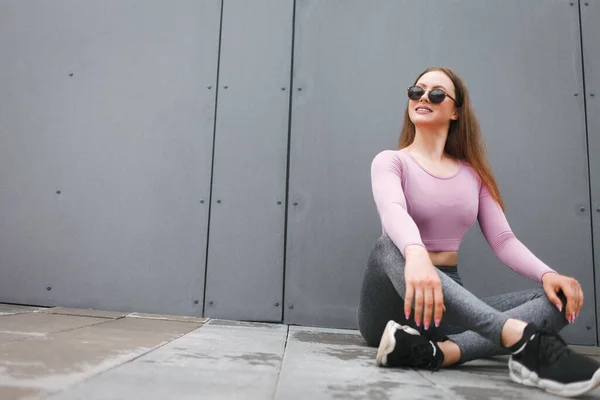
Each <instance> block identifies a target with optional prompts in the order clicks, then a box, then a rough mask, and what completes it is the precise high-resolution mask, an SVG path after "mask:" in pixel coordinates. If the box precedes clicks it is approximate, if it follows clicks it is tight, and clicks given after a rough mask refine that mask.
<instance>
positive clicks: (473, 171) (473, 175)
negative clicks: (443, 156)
mask: <svg viewBox="0 0 600 400" xmlns="http://www.w3.org/2000/svg"><path fill="white" fill-rule="evenodd" d="M458 162H459V163H461V164H462V166H463V167H462V169H463V170H464V171H466V172H467V174H469V176H470V177H471V178H472V179H473V180H475V181H476V182H477V183H478V184H480V183H481V178H480V177H479V174H478V173H477V170H476V169H475V168H473V166H472V165H471V163H469V162H468V161H466V160H458Z"/></svg>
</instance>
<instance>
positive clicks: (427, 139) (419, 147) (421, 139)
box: [406, 128, 448, 161]
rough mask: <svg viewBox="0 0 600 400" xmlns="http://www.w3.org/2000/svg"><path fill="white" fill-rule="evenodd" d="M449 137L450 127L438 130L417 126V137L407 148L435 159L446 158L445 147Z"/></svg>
mask: <svg viewBox="0 0 600 400" xmlns="http://www.w3.org/2000/svg"><path fill="white" fill-rule="evenodd" d="M447 138H448V128H442V129H437V130H426V129H423V128H421V129H419V128H416V131H415V139H414V140H413V142H412V143H411V144H410V145H409V146H407V147H406V149H407V150H408V151H412V152H415V153H418V154H420V155H422V156H424V157H427V158H428V159H431V160H433V161H441V160H442V159H444V158H445V155H444V148H445V147H446V139H447Z"/></svg>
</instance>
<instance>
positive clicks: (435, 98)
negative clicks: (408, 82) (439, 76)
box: [408, 86, 456, 104]
mask: <svg viewBox="0 0 600 400" xmlns="http://www.w3.org/2000/svg"><path fill="white" fill-rule="evenodd" d="M424 94H425V89H423V88H422V87H420V86H411V87H409V88H408V98H409V99H411V100H419V99H421V97H423V95H424ZM428 97H429V101H431V102H432V103H433V104H440V103H441V102H442V101H444V99H445V98H446V97H448V98H449V99H450V100H452V101H453V102H454V104H456V100H454V99H453V98H452V96H450V95H449V94H448V93H446V92H444V91H443V90H442V89H433V90H430V91H429V96H428Z"/></svg>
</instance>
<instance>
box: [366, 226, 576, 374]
mask: <svg viewBox="0 0 600 400" xmlns="http://www.w3.org/2000/svg"><path fill="white" fill-rule="evenodd" d="M404 264H405V260H404V257H403V256H402V253H400V251H399V250H398V248H397V247H396V245H395V244H394V242H392V240H391V239H390V238H389V237H388V236H387V235H385V234H384V235H382V236H381V237H380V238H379V240H377V242H376V243H375V246H374V247H373V250H372V252H371V256H370V257H369V261H368V265H367V269H366V271H365V275H364V279H363V283H362V288H361V293H360V301H359V305H358V327H359V330H360V333H361V334H362V336H363V338H364V339H365V340H366V341H367V343H368V344H369V345H370V346H378V345H379V340H380V338H381V335H382V333H383V330H384V329H385V325H386V323H387V322H388V321H389V320H394V321H396V322H398V323H399V324H402V325H409V326H411V327H413V328H415V329H417V330H418V331H419V332H420V333H421V335H423V336H425V337H427V338H428V339H429V340H434V341H444V340H446V339H447V338H449V339H450V340H452V341H453V342H455V343H456V344H457V345H458V347H459V348H460V352H461V359H460V362H459V363H465V362H467V361H471V360H475V359H478V358H485V357H491V356H495V355H504V354H509V352H508V350H507V349H506V348H504V347H503V346H502V345H501V339H500V332H501V330H502V327H503V325H504V323H505V322H506V320H507V319H508V318H516V319H519V320H522V321H525V322H532V323H534V324H536V325H537V326H540V327H546V328H549V329H551V330H554V331H556V332H558V331H560V330H561V329H562V328H564V327H565V326H566V325H567V324H568V321H567V320H566V318H565V315H564V313H565V311H564V309H565V307H564V305H565V304H566V300H565V298H564V296H563V295H562V293H560V294H559V297H560V298H561V300H562V302H563V312H559V311H558V310H557V309H556V307H555V306H554V305H552V303H550V301H549V300H548V298H547V296H546V294H545V293H544V290H543V289H542V288H539V289H532V290H524V291H520V292H514V293H507V294H502V295H499V296H493V297H488V298H484V299H479V298H477V297H475V295H473V294H472V293H471V292H469V291H468V290H467V289H465V288H464V287H463V286H462V283H461V281H460V277H459V276H458V272H456V271H455V272H447V273H441V272H442V271H439V270H438V275H439V276H440V281H441V283H442V291H443V293H444V305H445V307H446V312H445V313H444V315H443V318H442V323H441V324H440V327H439V328H436V327H435V326H432V327H430V328H429V330H428V331H425V330H424V328H423V325H422V324H421V327H417V326H416V325H415V323H414V320H413V319H412V318H411V319H410V320H406V319H405V317H404V300H403V296H404V294H405V290H406V287H405V283H404ZM432 325H433V324H432Z"/></svg>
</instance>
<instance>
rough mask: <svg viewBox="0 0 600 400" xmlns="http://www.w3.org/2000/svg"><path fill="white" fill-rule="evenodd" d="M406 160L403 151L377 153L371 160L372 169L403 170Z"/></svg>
mask: <svg viewBox="0 0 600 400" xmlns="http://www.w3.org/2000/svg"><path fill="white" fill-rule="evenodd" d="M405 160H406V151H404V150H383V151H380V152H379V153H377V155H375V157H374V158H373V162H372V164H371V165H372V167H375V168H377V167H378V168H390V167H392V168H394V169H397V168H399V169H401V170H404V168H405Z"/></svg>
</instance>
